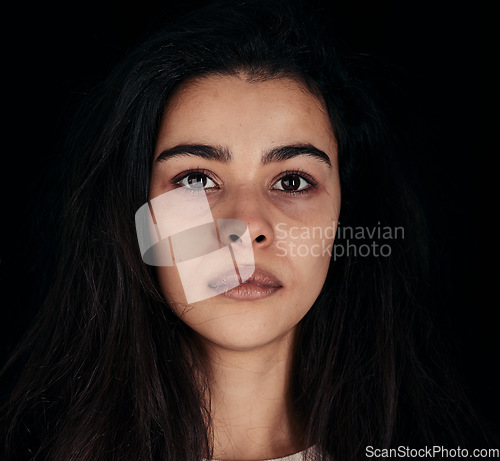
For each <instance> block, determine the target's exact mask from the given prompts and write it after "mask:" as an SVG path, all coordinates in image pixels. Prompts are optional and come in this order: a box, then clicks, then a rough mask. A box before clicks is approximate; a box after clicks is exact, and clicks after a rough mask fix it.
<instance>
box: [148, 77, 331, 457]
mask: <svg viewBox="0 0 500 461" xmlns="http://www.w3.org/2000/svg"><path fill="white" fill-rule="evenodd" d="M193 144H195V145H208V146H214V147H218V148H221V149H223V150H224V151H225V152H228V153H229V154H230V156H231V159H230V160H228V161H220V160H214V159H210V158H200V157H199V156H195V155H192V154H190V152H189V151H187V152H185V153H182V154H181V155H176V156H174V157H171V158H166V159H164V160H161V161H156V162H155V165H154V169H153V175H152V183H151V189H150V199H151V198H154V197H157V196H159V195H161V194H163V193H165V192H168V191H170V190H173V189H175V188H178V187H180V186H188V187H189V186H190V184H189V182H190V179H191V180H192V179H193V178H195V177H196V178H198V179H199V178H200V176H199V175H200V174H202V175H203V178H204V179H203V181H204V183H203V184H204V186H205V187H206V188H205V192H206V195H207V198H208V201H209V204H210V208H211V212H212V215H213V216H214V218H215V219H217V218H223V219H238V220H241V221H244V222H245V223H246V224H247V226H248V229H249V232H250V237H251V239H252V245H253V252H254V258H255V266H256V267H257V268H258V269H262V270H265V271H267V272H270V273H271V274H273V276H274V277H275V278H276V279H278V280H279V284H280V285H281V287H280V288H278V289H277V290H275V291H273V292H272V293H271V294H270V295H269V296H265V297H262V298H259V299H252V300H245V299H243V300H242V299H231V298H230V297H227V296H224V295H219V296H215V297H212V298H209V299H205V300H203V301H199V302H197V303H193V304H192V305H187V304H186V297H185V296H184V292H183V289H182V285H181V283H180V280H179V277H178V275H177V269H176V268H175V267H158V268H157V275H158V279H159V283H160V286H161V288H162V290H163V292H164V294H165V297H166V299H167V300H168V301H169V302H170V304H171V306H172V308H173V309H174V311H175V312H176V314H177V315H178V316H179V317H180V318H181V319H182V320H183V321H184V322H185V323H186V324H187V325H189V326H190V327H191V328H192V329H193V330H194V331H195V332H196V333H197V335H198V336H199V338H200V339H201V341H202V343H203V344H204V345H205V346H206V349H207V353H208V357H209V361H210V365H211V368H212V378H211V379H212V383H211V405H212V418H213V421H214V434H215V448H214V450H215V451H214V457H215V458H216V459H235V460H237V459H240V460H249V459H265V458H272V457H277V456H284V455H287V454H291V453H293V452H296V451H298V450H300V449H302V448H304V447H302V446H301V443H300V422H297V421H294V418H293V414H292V412H291V411H290V405H289V403H288V402H287V392H288V384H287V383H288V381H289V379H288V377H289V373H290V364H291V354H292V352H291V351H292V344H293V338H294V332H295V331H296V328H297V325H298V323H299V322H300V320H301V319H302V318H303V317H304V315H305V314H306V313H307V312H308V310H309V309H310V308H311V306H312V305H313V303H314V301H315V300H316V298H317V296H318V294H319V293H320V291H321V288H322V286H323V284H324V281H325V278H326V274H327V271H328V266H329V263H330V254H329V252H328V251H325V250H324V249H325V248H331V246H332V244H333V234H334V232H335V228H336V224H337V220H338V216H339V212H340V185H339V178H338V167H337V144H336V140H335V136H334V133H333V129H332V126H331V122H330V120H329V118H328V115H327V112H326V110H325V108H324V106H323V104H322V102H321V101H319V100H318V98H317V97H315V96H314V95H312V94H311V93H310V92H309V91H307V90H306V89H305V87H304V86H303V85H301V84H300V83H298V82H296V81H295V80H292V79H288V78H282V79H273V80H267V81H264V82H262V81H261V82H250V81H249V80H248V79H247V76H246V75H245V74H240V75H237V76H209V77H204V78H200V79H196V80H194V81H191V82H187V83H185V84H184V85H183V86H181V87H180V88H179V90H178V91H177V92H176V93H175V94H174V96H173V97H172V98H171V99H170V101H169V102H168V104H167V107H166V109H165V112H164V116H163V119H162V123H161V127H160V131H159V135H158V140H157V144H156V148H155V159H158V157H159V156H160V154H161V153H162V152H164V151H165V150H167V149H172V148H174V147H175V146H178V145H193ZM309 145H311V146H314V147H315V148H316V149H318V150H319V151H322V152H324V153H325V154H326V155H327V157H328V158H327V160H328V163H329V164H328V163H327V161H324V160H322V159H319V158H317V157H315V156H312V155H304V154H303V155H297V156H294V157H293V158H289V159H285V160H280V161H271V162H268V163H266V164H263V163H262V158H263V156H264V155H265V153H266V152H269V151H270V150H272V149H275V148H277V147H281V146H309ZM193 169H197V170H198V172H195V173H193V172H192V170H193ZM200 170H202V171H200ZM190 171H191V173H189V172H190ZM189 174H191V175H193V174H194V175H195V176H186V175H189ZM290 174H292V175H293V176H290ZM196 175H198V176H196ZM284 175H285V176H286V175H288V176H287V177H285V178H283V176H284ZM292 183H293V184H294V186H293V187H292V189H293V188H295V189H297V188H298V189H299V190H302V191H303V193H297V192H295V193H291V192H288V191H287V190H283V189H286V186H290V184H292ZM313 229H314V230H313Z"/></svg>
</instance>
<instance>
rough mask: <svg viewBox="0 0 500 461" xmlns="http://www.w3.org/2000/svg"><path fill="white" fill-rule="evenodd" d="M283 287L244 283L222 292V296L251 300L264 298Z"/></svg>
mask: <svg viewBox="0 0 500 461" xmlns="http://www.w3.org/2000/svg"><path fill="white" fill-rule="evenodd" d="M280 288H281V287H273V286H269V285H258V284H256V283H251V282H249V283H243V284H241V285H238V286H237V287H235V288H233V289H231V290H229V291H226V292H224V293H221V295H222V296H225V297H226V298H230V299H240V300H245V301H250V300H253V299H263V298H267V297H268V296H271V295H272V294H274V293H276V292H277V291H278V290H279V289H280Z"/></svg>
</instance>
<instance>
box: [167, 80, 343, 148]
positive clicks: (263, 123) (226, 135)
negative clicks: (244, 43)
mask: <svg viewBox="0 0 500 461" xmlns="http://www.w3.org/2000/svg"><path fill="white" fill-rule="evenodd" d="M290 136H292V137H293V139H290ZM221 138H223V139H221ZM311 138H316V139H318V138H323V139H324V140H325V142H326V140H328V142H334V143H335V137H334V134H333V128H332V126H331V122H330V119H329V117H328V113H327V111H326V109H325V106H324V104H323V103H322V101H320V100H319V98H318V97H317V96H315V95H313V94H312V93H311V92H310V91H309V90H307V89H306V87H305V85H303V84H302V83H300V82H298V81H296V80H294V79H291V78H276V79H269V80H266V81H257V82H256V81H249V80H248V78H246V76H245V75H241V74H239V75H231V76H208V77H202V78H198V79H195V80H192V81H189V82H185V83H184V84H182V85H181V86H180V87H179V88H178V90H177V91H176V92H175V93H174V95H173V96H172V97H171V98H170V100H169V101H168V103H167V106H166V108H165V111H164V114H163V118H162V123H161V126H160V133H159V139H158V144H159V146H158V148H166V147H171V146H172V145H175V144H179V143H189V142H198V143H206V144H220V143H224V144H227V145H230V144H233V145H239V144H245V145H247V146H248V143H249V142H250V143H251V144H254V143H256V142H257V140H261V141H262V142H266V143H267V144H269V143H271V144H283V143H289V142H290V141H293V142H297V143H307V142H311Z"/></svg>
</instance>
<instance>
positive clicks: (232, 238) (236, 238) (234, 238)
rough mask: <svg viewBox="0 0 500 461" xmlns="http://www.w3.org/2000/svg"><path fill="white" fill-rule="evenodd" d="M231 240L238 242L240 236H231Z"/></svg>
mask: <svg viewBox="0 0 500 461" xmlns="http://www.w3.org/2000/svg"><path fill="white" fill-rule="evenodd" d="M229 239H230V240H231V241H232V242H237V241H238V240H239V239H240V238H239V236H238V235H236V234H231V235H230V236H229Z"/></svg>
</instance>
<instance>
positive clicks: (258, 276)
mask: <svg viewBox="0 0 500 461" xmlns="http://www.w3.org/2000/svg"><path fill="white" fill-rule="evenodd" d="M209 286H210V288H213V289H214V290H216V291H217V293H218V294H221V295H223V296H225V297H227V298H231V299H241V300H252V299H261V298H265V297H267V296H270V295H272V294H274V293H275V292H276V291H278V290H279V289H280V288H282V287H283V284H282V283H281V281H280V280H279V279H278V278H277V277H276V276H275V275H274V274H273V273H271V272H269V271H266V270H264V269H260V268H256V269H255V271H254V272H253V274H252V275H251V276H250V277H249V278H248V279H247V280H245V281H244V282H243V283H241V284H240V283H239V278H238V277H237V275H236V274H235V273H234V271H229V272H225V273H222V274H220V275H219V276H217V277H216V278H214V279H213V280H211V281H210V282H209Z"/></svg>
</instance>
